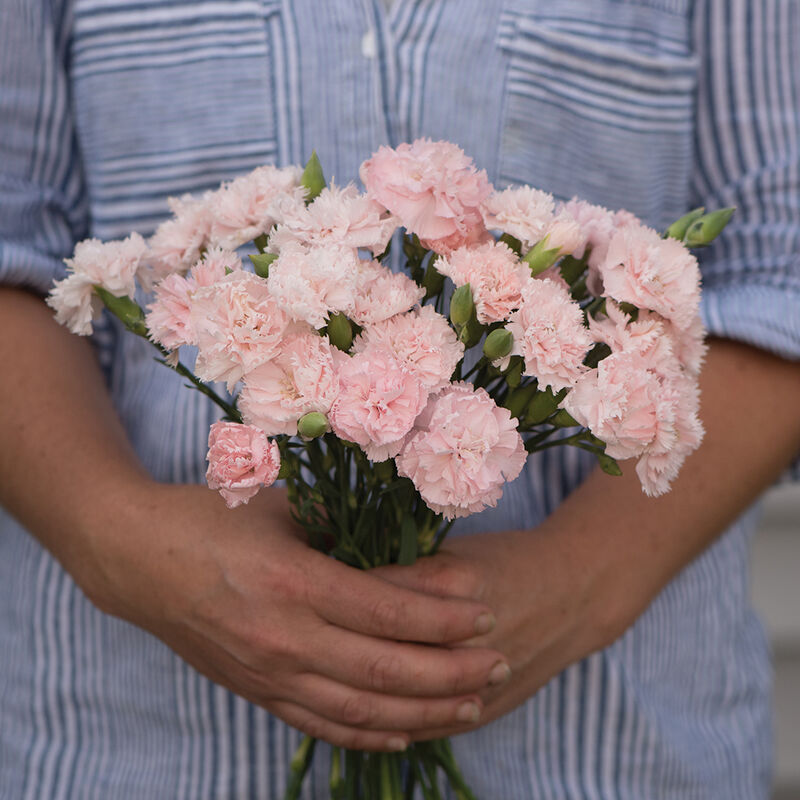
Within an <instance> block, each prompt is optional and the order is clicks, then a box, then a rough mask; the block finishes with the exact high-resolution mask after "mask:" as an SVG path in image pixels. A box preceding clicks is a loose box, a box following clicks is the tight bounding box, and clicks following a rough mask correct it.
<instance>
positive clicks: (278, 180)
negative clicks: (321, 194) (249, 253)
mask: <svg viewBox="0 0 800 800" xmlns="http://www.w3.org/2000/svg"><path fill="white" fill-rule="evenodd" d="M302 174H303V171H302V170H301V169H300V167H296V166H291V167H283V168H279V167H274V166H271V165H265V166H262V167H257V168H256V169H254V170H253V171H252V172H250V173H248V174H247V175H241V176H239V177H238V178H236V179H235V180H233V181H231V182H230V183H226V184H224V185H223V186H222V187H221V188H220V189H218V190H217V191H216V192H214V193H213V194H211V195H210V196H209V197H208V198H207V201H206V202H207V205H208V209H209V213H210V216H211V230H210V234H209V238H210V241H211V242H213V243H214V244H218V245H220V246H221V247H225V248H228V249H230V250H235V249H236V248H237V247H240V246H241V245H243V244H244V243H245V242H249V241H251V240H252V239H255V238H256V237H257V236H261V235H262V234H264V233H267V232H268V231H269V230H270V228H272V226H273V225H274V224H275V223H276V222H279V221H281V219H282V217H283V214H284V213H289V212H291V211H293V210H295V209H298V208H305V203H304V201H303V198H304V197H305V194H306V190H305V188H304V187H302V186H300V178H301V177H302Z"/></svg>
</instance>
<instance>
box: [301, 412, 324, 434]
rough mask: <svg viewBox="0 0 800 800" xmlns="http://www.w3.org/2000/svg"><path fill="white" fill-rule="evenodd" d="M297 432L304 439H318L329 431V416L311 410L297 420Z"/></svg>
mask: <svg viewBox="0 0 800 800" xmlns="http://www.w3.org/2000/svg"><path fill="white" fill-rule="evenodd" d="M297 432H298V433H299V434H300V435H301V436H302V437H303V438H304V439H316V438H317V437H318V436H322V435H323V434H324V433H327V432H328V418H327V417H326V416H325V415H324V414H321V413H320V412H319V411H309V412H308V414H303V416H302V417H300V419H299V420H297Z"/></svg>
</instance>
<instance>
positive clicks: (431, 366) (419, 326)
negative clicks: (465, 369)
mask: <svg viewBox="0 0 800 800" xmlns="http://www.w3.org/2000/svg"><path fill="white" fill-rule="evenodd" d="M374 347H379V348H385V349H386V350H389V351H391V353H392V354H393V355H394V357H395V358H396V359H397V360H398V361H399V362H400V363H401V364H402V365H403V366H404V367H405V368H406V369H407V370H408V371H409V372H410V373H411V374H412V375H414V376H415V377H416V378H417V379H418V380H419V381H420V383H421V384H422V385H423V386H424V387H425V389H426V390H428V391H434V390H436V389H439V388H440V387H442V386H444V385H446V384H447V383H449V382H450V377H451V376H452V374H453V370H454V369H455V368H456V365H457V364H458V362H459V361H460V360H461V358H462V356H463V355H464V345H463V344H462V343H461V342H459V341H458V337H457V336H456V334H455V331H454V330H453V329H452V328H451V327H450V323H449V322H448V321H447V320H446V319H445V318H444V317H443V316H442V315H441V314H438V313H437V312H436V310H435V309H434V308H433V307H432V306H422V307H421V308H419V309H415V310H414V311H410V312H408V313H407V314H399V315H397V316H395V317H392V318H391V319H388V320H386V321H385V322H380V323H378V324H376V325H371V326H368V327H367V328H366V329H365V330H364V332H363V333H361V334H360V335H359V336H358V337H356V340H355V341H354V342H353V350H354V352H356V353H361V352H363V351H365V350H368V349H370V348H374Z"/></svg>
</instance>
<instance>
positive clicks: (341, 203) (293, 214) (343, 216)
mask: <svg viewBox="0 0 800 800" xmlns="http://www.w3.org/2000/svg"><path fill="white" fill-rule="evenodd" d="M398 224H399V220H398V219H397V217H393V216H391V215H389V214H387V213H386V210H385V209H384V208H383V206H381V205H380V204H379V203H376V202H375V201H374V200H373V199H372V198H371V197H368V196H367V195H365V194H361V193H360V192H359V191H358V189H356V187H355V186H353V185H352V184H350V185H348V186H345V187H344V188H340V187H338V186H327V187H325V188H324V189H323V190H322V191H321V192H320V194H319V195H318V196H317V197H316V198H315V199H314V202H313V203H311V204H310V205H308V206H307V205H305V203H300V204H297V205H294V206H291V207H288V208H287V209H286V211H285V213H284V214H283V217H282V219H281V222H280V224H279V225H278V227H277V228H276V229H275V230H274V232H273V233H272V235H271V236H270V240H269V244H270V250H271V251H272V252H275V253H279V252H280V251H281V248H282V247H284V246H285V245H286V243H287V242H302V243H303V244H308V245H315V246H324V245H340V246H342V247H353V248H359V247H361V248H365V249H367V250H371V251H372V252H373V253H376V254H379V253H382V252H383V251H384V250H385V249H386V246H387V245H388V243H389V239H391V238H392V234H393V233H394V232H395V230H397V226H398Z"/></svg>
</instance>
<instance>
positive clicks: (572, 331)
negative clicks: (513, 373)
mask: <svg viewBox="0 0 800 800" xmlns="http://www.w3.org/2000/svg"><path fill="white" fill-rule="evenodd" d="M522 300H523V302H522V307H521V308H520V309H519V311H515V312H514V313H513V314H512V315H511V317H510V319H509V323H508V325H507V326H506V327H507V329H508V330H509V331H510V332H511V334H512V335H513V337H514V349H513V350H512V355H520V356H522V357H523V358H524V359H525V374H526V375H531V376H533V377H535V378H537V379H538V381H539V383H540V384H541V385H542V387H544V386H552V387H553V389H554V390H556V391H558V390H561V389H564V388H567V387H569V386H573V385H574V384H575V381H577V379H578V377H579V376H580V375H581V373H582V372H583V371H584V369H585V368H584V366H583V359H584V357H585V355H586V351H587V350H588V349H589V348H590V347H591V346H592V337H591V336H590V334H589V331H588V329H587V328H586V326H585V325H584V324H583V312H582V311H581V308H580V306H579V305H578V304H577V303H576V302H574V301H573V300H572V298H571V297H570V295H569V292H568V291H567V290H566V289H565V288H564V287H563V286H561V285H559V284H557V283H555V282H554V281H551V280H547V279H545V280H531V281H530V282H528V283H526V284H525V287H524V289H523V297H522Z"/></svg>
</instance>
